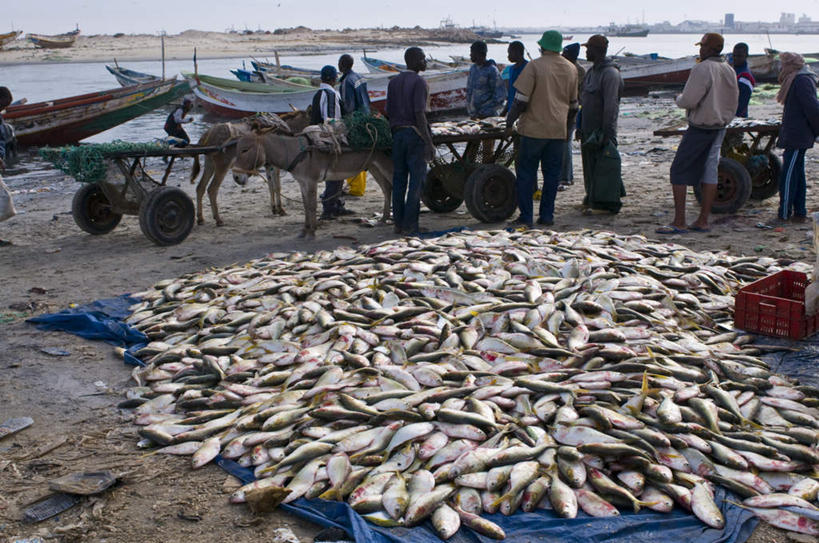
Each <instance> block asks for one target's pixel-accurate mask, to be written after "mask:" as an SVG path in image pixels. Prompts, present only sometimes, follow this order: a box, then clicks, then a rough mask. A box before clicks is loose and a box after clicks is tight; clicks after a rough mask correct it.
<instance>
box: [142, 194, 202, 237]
mask: <svg viewBox="0 0 819 543" xmlns="http://www.w3.org/2000/svg"><path fill="white" fill-rule="evenodd" d="M195 218H196V208H195V207H194V205H193V200H191V199H190V197H189V196H188V195H187V194H185V192H184V191H183V190H181V189H178V188H176V187H159V188H158V189H156V190H154V191H152V192H151V193H149V194H148V197H147V198H146V199H145V201H143V202H142V205H141V206H140V207H139V227H140V229H141V230H142V233H143V234H145V237H146V238H148V239H149V240H151V241H152V242H154V243H155V244H157V245H161V246H168V245H176V244H177V243H182V242H183V241H184V240H185V238H187V237H188V234H190V232H191V230H192V229H193V222H194V220H195Z"/></svg>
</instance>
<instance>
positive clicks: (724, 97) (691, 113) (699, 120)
mask: <svg viewBox="0 0 819 543" xmlns="http://www.w3.org/2000/svg"><path fill="white" fill-rule="evenodd" d="M738 102H739V88H738V87H737V77H736V72H734V69H733V68H732V67H731V66H729V65H728V64H727V63H725V62H724V61H723V60H722V59H721V58H720V57H711V58H708V59H706V60H703V61H702V62H700V63H699V64H697V65H696V66H694V67H693V68H692V69H691V75H689V76H688V81H687V82H686V83H685V88H684V89H683V93H682V94H681V95H680V96H678V97H677V105H678V106H680V107H682V108H685V109H686V110H688V122H689V123H691V124H692V125H694V126H697V127H699V128H723V127H725V126H726V125H728V123H730V122H731V120H732V119H733V118H734V115H735V114H736V111H737V104H738Z"/></svg>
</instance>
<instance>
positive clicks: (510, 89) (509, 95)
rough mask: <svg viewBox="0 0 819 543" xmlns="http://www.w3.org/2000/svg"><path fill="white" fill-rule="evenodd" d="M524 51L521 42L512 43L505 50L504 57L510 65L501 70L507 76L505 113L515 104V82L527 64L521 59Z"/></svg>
mask: <svg viewBox="0 0 819 543" xmlns="http://www.w3.org/2000/svg"><path fill="white" fill-rule="evenodd" d="M524 51H525V48H524V47H523V42H519V41H513V42H512V43H510V44H509V47H508V48H507V49H506V55H507V58H508V59H509V62H510V64H509V65H508V66H506V68H505V69H504V70H503V72H504V74H506V75H508V77H507V78H506V79H507V89H506V109H505V112H506V113H508V112H509V110H510V109H511V108H512V104H513V103H514V102H515V81H517V80H518V76H519V75H520V72H522V71H523V68H525V67H526V65H527V64H528V62H527V61H526V59H525V58H524V57H523V53H524Z"/></svg>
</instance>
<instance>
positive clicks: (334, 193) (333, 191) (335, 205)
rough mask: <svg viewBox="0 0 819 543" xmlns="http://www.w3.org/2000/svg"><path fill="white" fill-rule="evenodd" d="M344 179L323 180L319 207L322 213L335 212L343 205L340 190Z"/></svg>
mask: <svg viewBox="0 0 819 543" xmlns="http://www.w3.org/2000/svg"><path fill="white" fill-rule="evenodd" d="M343 188H344V181H325V182H324V192H322V193H321V209H322V211H323V212H324V213H335V212H336V211H338V210H339V209H341V208H342V207H344V201H343V200H342V199H341V191H342V189H343Z"/></svg>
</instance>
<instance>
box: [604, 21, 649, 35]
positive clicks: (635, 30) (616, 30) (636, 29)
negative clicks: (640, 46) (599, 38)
mask: <svg viewBox="0 0 819 543" xmlns="http://www.w3.org/2000/svg"><path fill="white" fill-rule="evenodd" d="M606 35H607V36H615V37H618V38H645V37H646V36H648V27H647V26H643V25H624V26H616V25H614V24H611V25H609V28H608V30H607V31H606Z"/></svg>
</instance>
